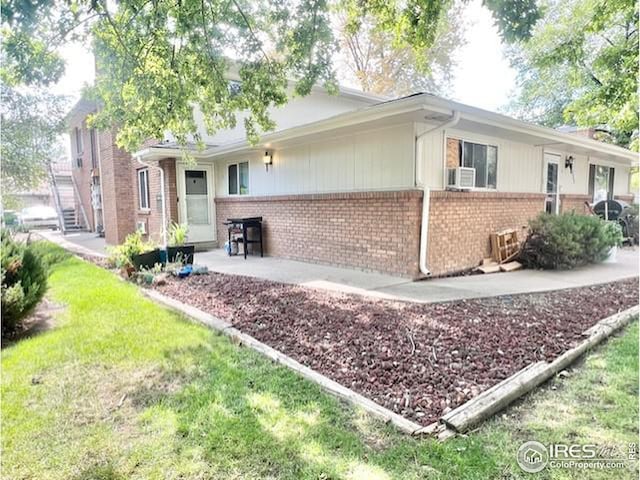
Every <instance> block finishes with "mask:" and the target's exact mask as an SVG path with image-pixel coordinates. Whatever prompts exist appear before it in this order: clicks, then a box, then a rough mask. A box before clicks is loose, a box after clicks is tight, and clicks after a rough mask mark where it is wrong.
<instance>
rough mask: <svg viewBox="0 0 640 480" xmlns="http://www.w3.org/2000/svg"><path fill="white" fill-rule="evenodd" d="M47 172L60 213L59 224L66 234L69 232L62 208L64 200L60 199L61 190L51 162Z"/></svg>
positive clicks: (54, 201)
mask: <svg viewBox="0 0 640 480" xmlns="http://www.w3.org/2000/svg"><path fill="white" fill-rule="evenodd" d="M47 172H48V174H49V188H50V189H51V194H52V196H53V203H54V204H55V207H56V212H57V213H58V224H59V226H60V231H61V232H62V234H63V235H64V234H65V233H66V232H67V226H66V225H65V223H64V212H63V210H62V202H61V201H60V192H59V191H58V183H57V182H56V176H55V174H54V173H53V169H52V168H51V163H47Z"/></svg>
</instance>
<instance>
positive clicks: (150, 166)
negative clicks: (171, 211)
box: [135, 156, 167, 250]
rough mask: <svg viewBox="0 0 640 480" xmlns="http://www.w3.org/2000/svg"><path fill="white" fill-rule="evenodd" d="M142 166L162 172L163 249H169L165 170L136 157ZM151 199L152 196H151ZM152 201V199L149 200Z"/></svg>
mask: <svg viewBox="0 0 640 480" xmlns="http://www.w3.org/2000/svg"><path fill="white" fill-rule="evenodd" d="M135 158H136V160H137V161H138V163H139V164H140V165H144V166H145V167H148V168H152V169H154V170H158V171H159V172H160V201H161V203H162V249H163V250H166V249H167V208H166V204H165V195H164V169H163V168H162V167H160V166H159V165H151V164H150V163H145V162H143V161H142V160H141V159H140V157H139V156H136V157H135ZM149 197H151V195H149ZM149 200H151V199H149Z"/></svg>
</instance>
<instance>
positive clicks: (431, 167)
mask: <svg viewBox="0 0 640 480" xmlns="http://www.w3.org/2000/svg"><path fill="white" fill-rule="evenodd" d="M426 129H427V125H426V124H418V125H417V127H416V131H417V132H418V133H420V132H422V131H425V130H426ZM445 135H446V137H448V138H458V139H463V140H467V141H469V142H477V143H485V144H488V145H495V146H497V147H498V171H497V179H496V180H497V190H498V191H501V192H522V193H536V192H540V189H541V185H542V148H541V147H536V146H533V145H527V144H524V143H518V142H513V141H510V140H505V139H502V138H496V137H488V136H485V135H478V134H475V133H472V132H467V131H462V130H455V129H451V130H447V131H446V133H445V134H443V131H442V130H441V129H438V130H436V131H434V132H431V133H428V134H427V135H425V136H423V137H422V138H421V139H420V145H419V152H420V153H419V155H420V160H419V161H421V162H422V168H421V169H419V170H418V171H419V173H420V175H419V177H418V181H419V183H420V184H424V183H426V185H427V186H428V187H429V188H433V189H442V188H444V185H443V169H444V158H443V152H442V149H443V144H444V136H445Z"/></svg>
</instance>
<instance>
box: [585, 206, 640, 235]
mask: <svg viewBox="0 0 640 480" xmlns="http://www.w3.org/2000/svg"><path fill="white" fill-rule="evenodd" d="M593 212H594V213H595V214H596V215H598V216H599V217H600V218H603V219H605V220H610V221H612V222H618V224H619V225H620V227H621V228H622V235H623V236H624V238H627V239H630V241H631V240H632V241H633V243H636V244H637V243H638V220H637V217H636V215H635V214H634V213H633V209H632V207H631V205H629V204H628V203H626V202H623V201H622V200H602V201H600V202H598V203H596V204H595V205H594V206H593Z"/></svg>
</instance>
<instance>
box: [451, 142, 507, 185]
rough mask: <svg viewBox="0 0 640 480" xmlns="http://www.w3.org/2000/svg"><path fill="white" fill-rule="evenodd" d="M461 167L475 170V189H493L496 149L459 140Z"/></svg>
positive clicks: (496, 163)
mask: <svg viewBox="0 0 640 480" xmlns="http://www.w3.org/2000/svg"><path fill="white" fill-rule="evenodd" d="M459 142H460V148H459V149H458V152H459V160H460V166H461V167H470V168H475V169H476V185H475V186H476V188H490V189H495V188H496V185H497V173H498V147H496V146H495V145H485V144H481V143H472V142H466V141H464V140H460V141H459Z"/></svg>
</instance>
